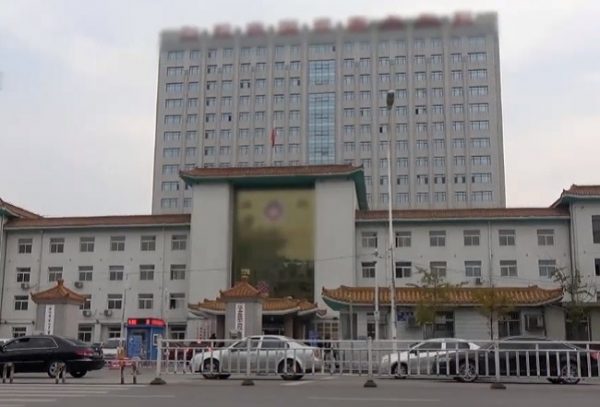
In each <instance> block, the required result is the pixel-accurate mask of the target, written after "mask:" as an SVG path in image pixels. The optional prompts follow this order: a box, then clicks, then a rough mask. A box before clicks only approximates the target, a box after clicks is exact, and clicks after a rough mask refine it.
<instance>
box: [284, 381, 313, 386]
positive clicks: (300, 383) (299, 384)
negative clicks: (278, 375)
mask: <svg viewBox="0 0 600 407" xmlns="http://www.w3.org/2000/svg"><path fill="white" fill-rule="evenodd" d="M312 382H313V381H312V380H299V381H297V382H291V383H281V385H282V386H301V385H303V384H307V383H312Z"/></svg>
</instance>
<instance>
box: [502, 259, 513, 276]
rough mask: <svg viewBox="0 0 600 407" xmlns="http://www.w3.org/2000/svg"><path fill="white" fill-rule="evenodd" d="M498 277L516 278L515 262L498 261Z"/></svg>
mask: <svg viewBox="0 0 600 407" xmlns="http://www.w3.org/2000/svg"><path fill="white" fill-rule="evenodd" d="M500 276H501V277H517V261H516V260H500Z"/></svg>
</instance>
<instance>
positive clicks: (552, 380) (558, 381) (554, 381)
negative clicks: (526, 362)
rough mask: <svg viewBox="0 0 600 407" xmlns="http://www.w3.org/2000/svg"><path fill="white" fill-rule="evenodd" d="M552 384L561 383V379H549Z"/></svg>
mask: <svg viewBox="0 0 600 407" xmlns="http://www.w3.org/2000/svg"><path fill="white" fill-rule="evenodd" d="M547 380H548V381H549V382H550V383H552V384H559V383H560V379H558V378H556V377H548V379H547Z"/></svg>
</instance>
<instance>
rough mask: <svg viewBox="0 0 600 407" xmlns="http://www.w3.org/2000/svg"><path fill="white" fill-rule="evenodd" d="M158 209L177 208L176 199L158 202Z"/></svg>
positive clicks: (165, 199) (164, 199)
mask: <svg viewBox="0 0 600 407" xmlns="http://www.w3.org/2000/svg"><path fill="white" fill-rule="evenodd" d="M160 207H161V208H163V209H166V208H177V198H163V199H161V200H160Z"/></svg>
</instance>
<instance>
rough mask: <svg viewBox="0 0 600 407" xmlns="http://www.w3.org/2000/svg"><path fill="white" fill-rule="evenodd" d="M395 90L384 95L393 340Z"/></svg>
mask: <svg viewBox="0 0 600 407" xmlns="http://www.w3.org/2000/svg"><path fill="white" fill-rule="evenodd" d="M394 97H395V91H394V90H393V89H392V90H388V93H387V96H386V99H385V101H386V105H387V110H388V134H389V135H390V137H388V146H387V147H388V148H387V162H388V165H387V169H388V229H389V230H388V232H389V251H390V274H391V277H392V278H391V280H390V281H391V287H390V291H391V292H390V308H391V310H390V319H391V324H390V328H391V330H392V332H391V337H392V340H393V341H395V340H396V339H397V338H396V337H397V332H398V326H397V324H398V321H397V317H396V275H395V272H394V271H395V270H394V227H393V224H392V137H391V134H392V108H393V107H394Z"/></svg>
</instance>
